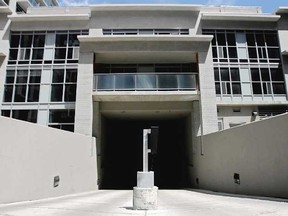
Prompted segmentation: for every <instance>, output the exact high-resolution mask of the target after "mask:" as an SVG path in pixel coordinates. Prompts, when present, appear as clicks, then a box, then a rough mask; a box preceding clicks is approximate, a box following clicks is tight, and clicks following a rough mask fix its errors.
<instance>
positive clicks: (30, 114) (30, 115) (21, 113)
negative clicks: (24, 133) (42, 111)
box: [12, 110, 38, 123]
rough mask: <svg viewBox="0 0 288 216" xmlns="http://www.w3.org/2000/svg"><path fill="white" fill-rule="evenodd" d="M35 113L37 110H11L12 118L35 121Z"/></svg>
mask: <svg viewBox="0 0 288 216" xmlns="http://www.w3.org/2000/svg"><path fill="white" fill-rule="evenodd" d="M37 113H38V111H37V110H13V111H12V118H15V119H19V120H23V121H28V122H32V123H36V122H37Z"/></svg>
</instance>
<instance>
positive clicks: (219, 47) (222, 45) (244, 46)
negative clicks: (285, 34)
mask: <svg viewBox="0 0 288 216" xmlns="http://www.w3.org/2000/svg"><path fill="white" fill-rule="evenodd" d="M203 34H204V35H213V36H214V38H213V40H212V49H213V61H214V62H239V63H242V62H250V63H279V62H280V49H279V43H278V35H277V32H276V31H238V30H237V31H234V30H203Z"/></svg>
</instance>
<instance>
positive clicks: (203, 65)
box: [193, 45, 217, 135]
mask: <svg viewBox="0 0 288 216" xmlns="http://www.w3.org/2000/svg"><path fill="white" fill-rule="evenodd" d="M207 51H208V52H207ZM198 61H199V85H200V106H199V107H200V114H201V115H200V117H201V132H202V135H203V134H208V133H211V132H215V131H217V105H216V92H215V81H214V69H213V60H212V48H211V45H210V46H209V48H208V50H205V51H201V52H199V53H198ZM193 108H194V107H193ZM195 108H196V107H195Z"/></svg>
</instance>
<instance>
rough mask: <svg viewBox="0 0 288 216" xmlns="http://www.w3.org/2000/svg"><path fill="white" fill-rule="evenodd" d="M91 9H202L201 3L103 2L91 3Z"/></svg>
mask: <svg viewBox="0 0 288 216" xmlns="http://www.w3.org/2000/svg"><path fill="white" fill-rule="evenodd" d="M89 7H90V8H91V11H145V10H147V11H200V9H201V8H202V7H203V5H200V4H101V5H89Z"/></svg>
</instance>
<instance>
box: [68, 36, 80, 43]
mask: <svg viewBox="0 0 288 216" xmlns="http://www.w3.org/2000/svg"><path fill="white" fill-rule="evenodd" d="M68 46H79V40H78V38H77V34H69V42H68Z"/></svg>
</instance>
